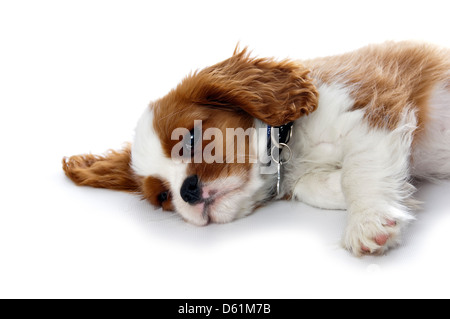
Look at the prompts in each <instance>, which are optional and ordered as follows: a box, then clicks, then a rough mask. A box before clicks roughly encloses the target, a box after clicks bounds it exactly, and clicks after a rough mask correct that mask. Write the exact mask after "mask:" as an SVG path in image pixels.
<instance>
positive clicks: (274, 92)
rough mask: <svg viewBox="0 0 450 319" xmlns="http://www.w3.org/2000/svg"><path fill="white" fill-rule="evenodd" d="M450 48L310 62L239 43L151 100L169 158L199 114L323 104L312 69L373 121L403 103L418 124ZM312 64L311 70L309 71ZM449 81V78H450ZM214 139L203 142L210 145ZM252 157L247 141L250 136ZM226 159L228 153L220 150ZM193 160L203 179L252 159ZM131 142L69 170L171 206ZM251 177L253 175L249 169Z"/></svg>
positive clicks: (268, 117)
mask: <svg viewBox="0 0 450 319" xmlns="http://www.w3.org/2000/svg"><path fill="white" fill-rule="evenodd" d="M449 69H450V54H449V51H448V50H444V49H438V48H436V47H433V46H430V45H426V44H422V45H417V44H414V43H410V42H403V43H386V44H384V45H376V46H368V47H365V48H362V49H360V50H357V51H354V52H351V53H347V54H343V55H339V56H333V57H326V58H319V59H314V60H309V61H305V62H304V65H303V64H301V63H297V62H293V61H290V60H284V61H275V60H273V59H267V58H262V59H256V58H251V57H250V55H249V53H248V52H247V50H246V49H244V50H242V51H239V50H238V49H236V50H235V52H234V54H233V56H232V57H231V58H229V59H227V60H225V61H223V62H221V63H218V64H216V65H214V66H211V67H208V68H206V69H204V70H202V71H199V72H196V73H194V74H192V75H189V76H188V77H186V78H185V79H184V80H183V81H182V82H181V83H180V84H179V85H178V86H177V87H176V88H175V89H174V90H172V91H171V92H169V93H168V94H167V95H166V96H165V97H163V98H161V99H159V100H158V101H156V102H154V103H153V104H152V106H151V107H152V109H153V112H154V115H155V116H154V123H153V125H154V127H155V131H156V132H157V134H158V136H159V139H160V141H161V145H162V147H163V150H164V153H165V155H166V156H167V157H170V155H171V154H170V153H171V150H172V148H173V146H174V145H175V144H176V143H177V142H178V141H173V140H171V133H172V131H173V130H174V129H175V128H180V127H184V128H187V129H189V130H190V129H192V128H193V125H194V120H202V121H203V130H205V129H206V128H208V127H216V128H219V129H220V130H221V131H222V133H223V136H224V138H225V137H226V128H237V127H240V128H243V129H244V130H245V129H247V128H249V127H252V126H253V120H254V118H257V119H260V120H262V121H263V122H265V123H267V124H270V125H274V126H277V125H281V124H285V123H287V122H290V121H294V120H296V119H298V118H299V117H300V116H302V115H307V114H309V113H311V112H313V111H314V110H315V109H316V108H317V103H318V93H317V90H316V88H315V86H314V81H313V80H312V79H311V77H310V74H311V75H312V76H313V77H314V78H316V79H318V80H319V81H323V82H328V83H331V82H337V83H340V84H342V85H344V86H346V87H348V88H350V90H351V95H352V97H353V98H354V99H355V105H354V107H353V109H362V110H363V111H364V112H365V116H366V119H367V120H368V121H369V122H370V124H371V125H372V126H374V127H384V128H390V129H392V128H394V127H395V126H396V124H397V123H398V121H399V119H400V115H401V114H402V112H403V111H404V109H405V107H408V108H413V109H414V110H416V113H417V115H418V121H419V127H422V126H423V125H425V123H426V122H427V100H428V99H429V97H430V94H431V90H432V88H433V87H434V86H435V84H436V83H438V82H440V81H448V82H447V83H450V82H449V80H448V78H449V74H448V70H449ZM310 70H311V73H310ZM448 85H450V84H448ZM208 143H209V141H204V145H203V146H205V145H206V144H208ZM245 144H246V153H245V154H246V157H247V158H248V157H249V156H250V154H249V152H248V148H249V147H248V141H246V143H245ZM216 152H219V153H220V156H222V158H224V161H225V159H226V158H227V156H229V154H227V153H226V152H225V145H223V149H222V150H220V149H219V150H216ZM236 154H237V152H235V157H234V162H235V163H234V164H226V163H223V164H221V163H213V164H206V163H201V164H195V163H192V164H190V166H189V168H188V170H189V172H188V173H190V174H197V175H198V176H199V178H200V180H201V181H205V182H206V181H211V180H214V179H217V178H220V177H225V176H230V175H239V176H241V177H242V176H246V175H245V174H248V172H249V167H250V163H249V161H246V162H245V163H236V162H237V157H236ZM130 162H131V158H130V146H129V145H128V146H127V147H126V148H125V149H124V150H122V151H119V152H116V151H110V152H109V153H107V154H106V155H105V156H97V155H91V154H88V155H79V156H72V157H70V158H69V159H67V158H64V159H63V169H64V171H65V173H66V175H67V176H68V177H69V178H71V179H72V180H73V181H74V182H75V183H76V184H77V185H89V186H93V187H103V188H110V189H116V190H123V191H129V192H138V193H140V194H142V195H143V197H144V198H146V199H147V200H149V201H150V202H151V203H152V204H153V205H155V206H162V207H163V208H164V209H165V210H173V205H172V202H171V197H172V194H170V193H169V198H168V200H167V201H165V202H163V203H161V202H159V200H158V195H159V194H160V193H161V192H164V191H167V190H168V189H169V185H167V182H165V181H163V180H161V179H159V178H156V177H141V176H135V175H134V173H133V171H132V169H131V167H130ZM247 176H248V175H247Z"/></svg>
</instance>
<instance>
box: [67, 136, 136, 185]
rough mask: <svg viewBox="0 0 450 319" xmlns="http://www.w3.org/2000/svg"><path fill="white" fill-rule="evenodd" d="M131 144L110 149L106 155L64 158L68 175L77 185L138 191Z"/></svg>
mask: <svg viewBox="0 0 450 319" xmlns="http://www.w3.org/2000/svg"><path fill="white" fill-rule="evenodd" d="M130 162H131V146H130V145H127V146H126V147H125V148H124V149H123V150H121V151H113V150H110V151H108V152H107V153H106V154H105V155H103V156H100V155H92V154H85V155H76V156H71V157H70V158H66V157H64V158H63V160H62V164H63V170H64V172H65V173H66V175H67V176H68V177H69V178H70V179H71V180H72V181H73V182H74V183H75V184H77V185H80V186H92V187H98V188H109V189H115V190H121V191H128V192H138V191H139V186H138V184H137V182H136V181H135V178H134V175H133V171H132V169H131V167H130Z"/></svg>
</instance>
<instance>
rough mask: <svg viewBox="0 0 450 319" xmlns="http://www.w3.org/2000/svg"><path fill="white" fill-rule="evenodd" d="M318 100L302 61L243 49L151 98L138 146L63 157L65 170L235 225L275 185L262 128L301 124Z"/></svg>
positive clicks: (81, 179)
mask: <svg viewBox="0 0 450 319" xmlns="http://www.w3.org/2000/svg"><path fill="white" fill-rule="evenodd" d="M316 106H317V91H316V89H315V87H314V85H313V84H312V81H311V79H310V78H309V77H308V70H307V69H305V68H304V67H303V66H302V65H301V64H299V63H296V62H293V61H289V60H284V61H275V60H273V59H255V58H251V57H250V56H249V54H248V53H247V51H246V50H242V51H240V52H238V51H237V50H236V51H235V53H234V54H233V56H232V57H231V58H229V59H227V60H225V61H223V62H221V63H219V64H216V65H214V66H211V67H208V68H206V69H204V70H201V71H199V72H196V73H194V74H192V75H189V76H188V77H186V78H185V79H184V80H183V81H182V82H181V83H180V84H179V85H178V86H177V87H176V88H175V89H173V90H172V91H171V92H169V93H168V94H167V95H166V96H165V97H163V98H161V99H159V100H157V101H155V102H152V103H151V104H150V106H149V107H148V108H147V109H146V110H145V112H144V114H143V115H142V117H141V119H140V120H139V122H138V125H137V128H136V134H135V139H134V142H133V144H132V145H131V146H128V147H127V148H126V149H125V150H123V151H121V152H110V153H109V154H107V155H106V156H103V157H100V156H94V155H83V156H74V157H71V158H69V159H64V161H63V167H64V169H65V171H66V174H67V175H68V176H69V177H71V178H72V180H74V181H75V182H76V183H77V184H79V185H90V186H95V187H105V188H115V189H122V190H128V191H133V192H138V193H140V194H142V195H143V197H144V198H145V199H147V200H149V201H150V203H152V204H153V205H154V206H158V207H162V208H163V209H165V210H175V211H177V212H178V213H180V214H181V215H182V216H183V218H184V219H185V220H187V221H189V222H191V223H193V224H196V225H205V224H207V223H208V222H209V221H212V222H218V223H224V222H229V221H231V220H233V219H235V218H237V217H240V216H244V215H246V214H248V213H250V212H251V211H252V210H253V209H254V208H255V206H256V205H258V204H259V203H261V202H262V201H264V200H266V199H267V197H268V196H269V193H270V192H269V188H270V187H273V185H271V184H270V185H269V186H268V185H267V183H266V178H265V177H264V176H263V175H261V174H260V170H259V167H260V164H259V163H260V162H259V161H258V156H260V154H261V152H262V153H264V151H265V148H264V146H263V147H260V146H261V145H266V144H267V141H258V139H257V135H258V134H257V132H258V131H257V130H256V129H257V128H258V127H259V126H262V123H265V125H266V124H268V125H272V126H280V125H283V124H286V123H288V122H291V121H294V120H296V119H297V118H299V117H300V116H302V115H307V114H309V113H310V112H312V111H314V110H315V108H316ZM258 145H259V146H258Z"/></svg>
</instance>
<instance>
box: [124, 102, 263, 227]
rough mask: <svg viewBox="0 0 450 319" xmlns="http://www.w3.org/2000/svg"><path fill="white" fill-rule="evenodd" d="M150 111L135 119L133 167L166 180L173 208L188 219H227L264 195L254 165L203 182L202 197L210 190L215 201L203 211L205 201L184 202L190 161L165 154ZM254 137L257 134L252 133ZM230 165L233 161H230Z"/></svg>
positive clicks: (203, 221)
mask: <svg viewBox="0 0 450 319" xmlns="http://www.w3.org/2000/svg"><path fill="white" fill-rule="evenodd" d="M153 118H154V117H153V112H152V111H151V109H150V108H147V109H146V110H145V111H144V113H143V115H142V116H141V118H140V120H139V121H138V124H137V127H136V132H135V138H134V143H133V146H132V168H133V170H134V172H135V173H136V174H137V175H140V176H143V177H148V176H153V177H157V178H160V179H162V180H163V181H166V182H168V184H169V185H170V192H171V194H172V201H173V204H174V206H175V209H176V211H177V212H178V213H179V214H180V215H181V216H182V217H183V218H184V219H185V220H187V221H188V222H190V223H192V224H195V225H199V226H203V225H206V224H207V223H208V222H209V221H210V220H211V221H213V222H216V223H226V222H230V221H232V220H233V219H236V218H240V217H243V216H246V215H248V214H249V213H251V212H252V211H253V208H254V205H255V203H258V202H261V201H263V200H264V199H265V197H266V192H265V191H264V190H265V188H264V184H265V183H264V176H261V175H260V174H259V169H258V166H257V165H253V167H252V169H251V171H250V172H248V171H242V172H240V173H238V174H237V175H234V176H229V177H227V178H223V179H217V180H215V181H213V182H210V183H203V194H204V197H206V196H208V193H209V191H212V192H213V193H215V194H214V197H213V198H214V201H213V202H212V203H211V204H210V205H209V206H208V208H207V209H208V214H205V211H204V210H205V203H204V202H202V203H199V204H196V205H191V204H188V203H186V202H185V201H184V200H183V199H182V197H181V195H180V189H181V186H182V184H183V182H184V180H185V179H186V178H187V177H188V176H187V167H188V165H189V164H186V163H177V162H175V161H172V160H171V158H168V157H166V156H165V155H164V152H163V149H162V146H161V142H160V140H159V138H158V135H157V133H156V131H155V128H154V126H153ZM254 138H255V139H256V138H257V137H256V135H254ZM256 144H257V143H256V141H255V143H253V144H252V145H254V147H255V145H256ZM231 165H232V164H231Z"/></svg>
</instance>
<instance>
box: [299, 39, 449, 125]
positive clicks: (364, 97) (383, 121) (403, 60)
mask: <svg viewBox="0 0 450 319" xmlns="http://www.w3.org/2000/svg"><path fill="white" fill-rule="evenodd" d="M305 65H306V66H307V67H309V68H310V69H311V70H312V76H313V77H315V78H318V79H320V80H321V81H323V82H326V83H330V82H337V83H340V84H342V85H345V86H346V87H348V88H349V89H350V90H351V95H352V97H353V98H354V99H355V105H354V107H353V109H363V110H364V112H365V116H366V119H367V120H368V121H369V123H370V124H371V125H372V126H373V127H386V128H389V129H393V128H394V127H396V125H397V123H398V121H399V119H400V116H401V114H402V112H403V111H404V110H405V108H406V107H408V108H412V109H414V110H415V111H416V113H417V117H418V124H419V129H421V128H422V127H423V125H425V123H426V121H427V102H428V99H429V97H430V94H431V92H432V89H433V88H434V87H435V85H436V84H437V83H438V82H443V81H445V80H448V78H449V76H450V75H449V74H448V70H449V69H450V50H448V49H441V48H438V47H435V46H433V45H429V44H419V43H414V42H386V43H384V44H382V45H369V46H367V47H364V48H362V49H359V50H356V51H353V52H350V53H346V54H343V55H337V56H332V57H325V58H319V59H314V60H309V61H305Z"/></svg>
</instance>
